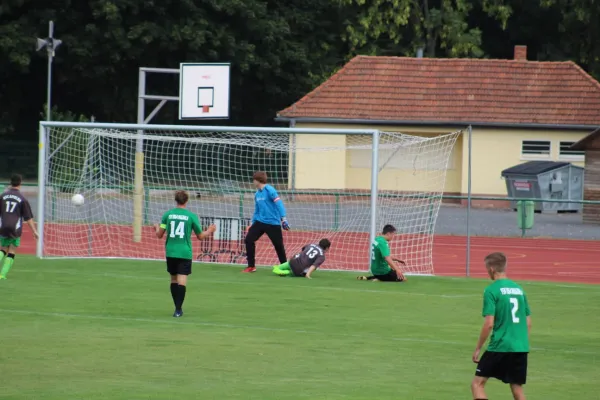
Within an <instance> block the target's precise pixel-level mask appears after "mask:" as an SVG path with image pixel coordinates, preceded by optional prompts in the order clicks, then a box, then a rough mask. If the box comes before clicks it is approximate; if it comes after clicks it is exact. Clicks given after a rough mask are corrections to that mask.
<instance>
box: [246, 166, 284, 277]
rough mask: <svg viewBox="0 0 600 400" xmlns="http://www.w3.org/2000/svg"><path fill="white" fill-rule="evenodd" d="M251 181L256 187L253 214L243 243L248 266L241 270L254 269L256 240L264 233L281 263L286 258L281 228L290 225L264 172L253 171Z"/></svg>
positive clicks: (280, 202)
mask: <svg viewBox="0 0 600 400" xmlns="http://www.w3.org/2000/svg"><path fill="white" fill-rule="evenodd" d="M252 183H253V184H254V186H255V187H256V193H255V194H254V215H253V216H252V225H251V226H250V227H249V228H248V232H246V239H245V243H246V256H247V257H248V267H246V268H245V269H244V271H243V272H255V271H256V241H257V240H258V239H260V237H261V236H262V235H263V234H265V233H266V234H267V236H268V237H269V239H270V240H271V243H273V247H274V248H275V251H276V252H277V258H279V262H280V263H282V264H283V263H284V262H286V260H287V257H286V255H285V247H284V246H283V233H282V232H281V228H283V229H285V230H286V231H287V230H289V229H290V225H289V224H288V222H287V218H286V217H285V207H284V206H283V202H282V201H281V199H280V198H279V195H278V194H277V191H276V190H275V188H273V186H271V185H267V173H266V172H262V171H259V172H255V173H254V175H253V176H252Z"/></svg>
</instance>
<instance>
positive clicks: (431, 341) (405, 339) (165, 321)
mask: <svg viewBox="0 0 600 400" xmlns="http://www.w3.org/2000/svg"><path fill="white" fill-rule="evenodd" d="M0 312H2V313H9V314H20V315H37V316H44V317H56V318H78V319H92V320H104V321H123V322H140V323H148V324H156V325H175V324H177V325H188V326H206V327H213V328H225V329H242V330H258V331H267V332H287V333H298V334H307V335H311V336H312V335H319V336H320V337H323V336H338V337H347V338H356V339H361V340H368V341H372V340H373V339H381V340H383V341H387V340H389V341H395V342H413V343H429V344H440V345H444V346H447V345H456V346H469V345H471V344H472V343H471V342H467V341H460V342H459V341H451V340H437V339H427V338H414V337H383V336H379V337H378V336H373V335H358V334H351V333H339V332H337V333H327V334H325V333H324V332H318V331H311V330H305V329H289V328H272V327H266V326H260V325H238V324H226V323H219V322H208V321H206V322H200V321H185V320H181V319H173V318H170V319H152V318H127V317H113V316H106V315H89V314H71V313H57V312H44V311H28V310H13V309H5V308H0ZM531 350H532V351H536V352H551V353H563V354H585V355H594V356H597V355H598V352H596V351H585V350H561V349H546V348H543V347H532V348H531ZM466 358H468V357H466Z"/></svg>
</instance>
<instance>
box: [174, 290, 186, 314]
mask: <svg viewBox="0 0 600 400" xmlns="http://www.w3.org/2000/svg"><path fill="white" fill-rule="evenodd" d="M184 300H185V286H184V285H177V298H176V300H175V309H176V310H177V311H181V307H182V306H183V301H184Z"/></svg>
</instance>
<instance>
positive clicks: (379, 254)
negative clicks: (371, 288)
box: [357, 225, 406, 282]
mask: <svg viewBox="0 0 600 400" xmlns="http://www.w3.org/2000/svg"><path fill="white" fill-rule="evenodd" d="M395 234H396V228H394V227H393V226H392V225H386V226H384V227H383V230H382V231H381V235H379V236H377V237H376V238H375V241H374V242H373V244H372V245H371V274H373V275H371V276H359V277H357V279H358V280H361V281H383V282H402V281H405V280H406V278H405V277H404V274H403V273H402V268H401V267H400V264H401V263H402V264H404V261H401V260H396V259H393V258H392V257H391V256H390V245H389V243H388V242H390V241H391V240H392V239H393V238H394V235H395Z"/></svg>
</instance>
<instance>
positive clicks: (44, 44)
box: [36, 21, 62, 121]
mask: <svg viewBox="0 0 600 400" xmlns="http://www.w3.org/2000/svg"><path fill="white" fill-rule="evenodd" d="M61 43H62V40H58V39H55V38H54V21H50V22H49V23H48V37H47V38H46V39H40V38H37V40H36V51H40V50H42V49H43V48H46V51H47V53H48V77H47V81H46V121H51V114H50V113H51V110H52V105H51V101H52V59H53V58H54V56H55V54H56V53H55V51H56V48H57V47H58V46H60V44H61Z"/></svg>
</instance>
